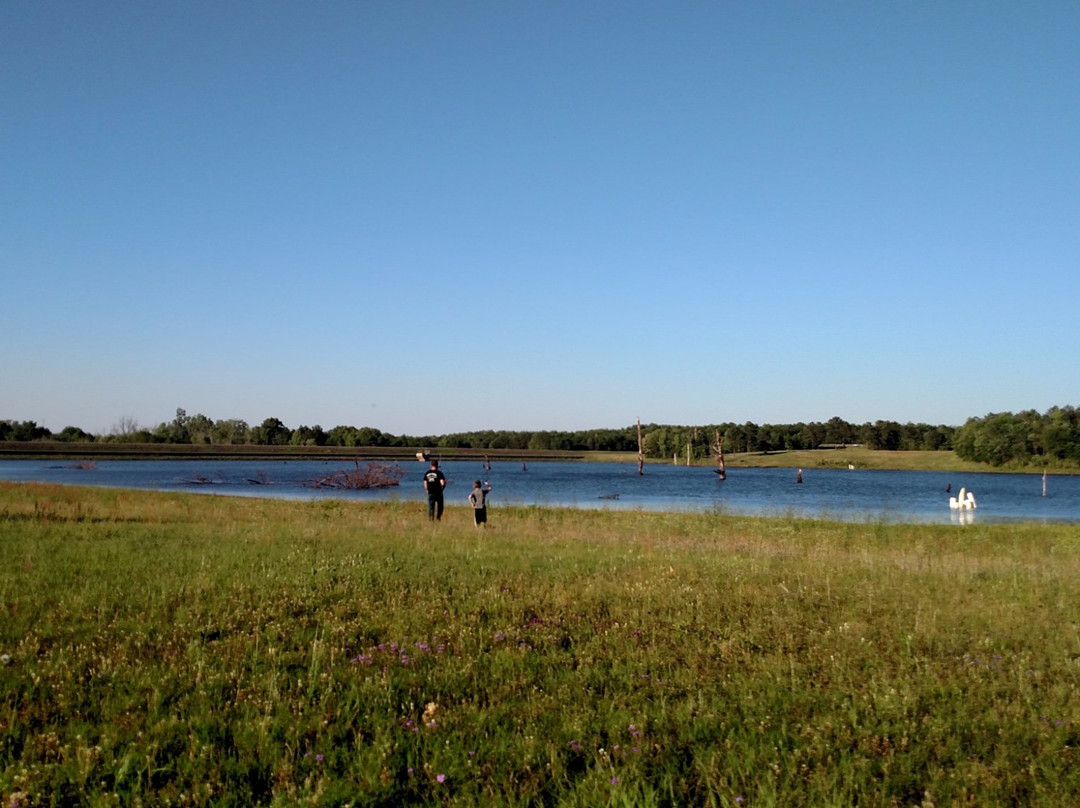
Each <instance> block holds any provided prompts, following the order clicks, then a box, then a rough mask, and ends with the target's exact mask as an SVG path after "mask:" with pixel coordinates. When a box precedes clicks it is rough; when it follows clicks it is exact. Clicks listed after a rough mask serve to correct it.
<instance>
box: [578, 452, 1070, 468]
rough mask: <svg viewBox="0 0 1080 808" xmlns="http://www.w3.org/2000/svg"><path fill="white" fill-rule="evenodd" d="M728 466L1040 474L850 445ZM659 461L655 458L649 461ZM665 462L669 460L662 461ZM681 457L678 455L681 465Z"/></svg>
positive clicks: (742, 455) (761, 456)
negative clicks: (844, 447) (849, 467)
mask: <svg viewBox="0 0 1080 808" xmlns="http://www.w3.org/2000/svg"><path fill="white" fill-rule="evenodd" d="M636 458H637V455H636V454H633V453H631V452H622V453H616V452H589V453H587V454H586V459H588V460H610V459H618V460H619V461H621V462H630V461H631V460H634V459H636ZM724 461H725V463H726V464H727V465H728V466H729V467H731V468H740V467H741V468H804V469H813V468H847V467H848V465H849V464H850V465H853V466H855V468H861V469H894V470H898V471H987V472H993V471H1002V472H1006V471H1007V472H1014V473H1015V472H1028V473H1036V472H1037V473H1041V472H1042V467H1041V466H1038V467H1036V466H1008V467H1003V468H994V467H992V466H988V465H986V464H985V463H969V462H967V461H964V460H960V459H958V458H957V457H956V452H952V451H941V452H930V451H925V452H923V451H906V452H889V451H884V450H877V449H864V448H862V447H851V448H846V449H807V450H804V451H779V452H735V453H730V454H725V455H724ZM650 462H659V461H655V460H653V461H650ZM666 462H668V463H670V462H672V461H671V460H668V461H666ZM684 462H685V459H683V458H680V459H679V463H680V464H682V463H684ZM696 464H697V465H707V466H711V465H715V461H714V460H712V459H711V458H710V459H708V460H700V459H699V460H697V461H696ZM1055 471H1056V473H1059V474H1061V473H1070V471H1071V472H1072V473H1080V470H1078V469H1071V470H1070V469H1056V470H1055Z"/></svg>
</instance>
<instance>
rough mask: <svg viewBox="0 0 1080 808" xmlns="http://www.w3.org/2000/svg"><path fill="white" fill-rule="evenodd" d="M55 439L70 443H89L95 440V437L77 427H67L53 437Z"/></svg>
mask: <svg viewBox="0 0 1080 808" xmlns="http://www.w3.org/2000/svg"><path fill="white" fill-rule="evenodd" d="M53 439H54V440H58V441H65V442H69V443H88V442H92V441H93V440H94V436H93V435H91V434H90V433H89V432H84V431H83V430H81V429H79V427H77V426H65V427H64V428H63V429H61V430H60V431H59V432H58V433H56V434H55V435H53Z"/></svg>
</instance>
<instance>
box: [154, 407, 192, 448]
mask: <svg viewBox="0 0 1080 808" xmlns="http://www.w3.org/2000/svg"><path fill="white" fill-rule="evenodd" d="M190 420H191V419H189V418H188V414H187V412H185V411H184V408H183V407H177V408H176V417H175V418H173V419H172V421H170V422H168V423H162V424H159V425H158V427H157V429H155V430H154V440H155V441H157V442H158V443H191V433H190V431H189V430H188V423H189V421H190Z"/></svg>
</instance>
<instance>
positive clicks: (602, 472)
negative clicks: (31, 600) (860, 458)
mask: <svg viewBox="0 0 1080 808" xmlns="http://www.w3.org/2000/svg"><path fill="white" fill-rule="evenodd" d="M361 465H363V464H361ZM353 468H354V466H353V464H352V463H349V462H343V461H341V460H228V459H218V458H207V459H197V460H100V461H98V462H97V464H96V466H95V467H93V468H78V467H77V466H76V463H75V462H74V461H67V460H56V459H53V458H50V459H44V460H0V480H9V481H39V482H52V483H61V484H65V485H94V486H106V487H113V488H136V489H148V490H157V491H190V492H199V493H211V494H224V495H233V496H252V497H273V498H287V499H321V498H335V499H343V500H362V501H368V500H396V501H416V502H417V503H420V502H421V501H423V500H424V498H425V495H424V491H423V487H422V483H421V477H422V475H423V472H424V471H426V470H427V464H426V463H420V462H406V463H402V464H400V468H401V470H402V471H403V473H404V476H403V477H402V480H401V484H400V485H399V486H393V487H390V488H382V489H376V490H367V491H350V490H340V489H327V488H316V487H313V486H312V483H313V481H315V480H319V479H322V478H325V477H327V476H329V475H330V474H332V473H333V472H335V471H350V470H353ZM442 469H443V472H444V473H445V474H446V476H447V478H448V481H449V483H448V486H447V490H446V501H447V504H448V505H454V504H462V505H464V504H466V502H465V498H466V496H467V495H468V493H469V491H470V490H471V489H472V483H473V480H476V479H485V480H488V481H490V483H491V485H492V487H493V488H494V491H493V493H492V494H491V496H490V499H489V505H490V507H491V509H492V518H496V516H495V509H497V508H498V507H499V505H506V504H512V505H547V506H565V507H573V508H599V509H602V508H609V509H631V510H633V509H638V510H648V511H700V512H717V513H731V514H740V515H751V516H785V517H786V516H805V517H810V518H824V519H836V520H842V521H858V522H867V521H872V522H916V523H941V524H949V523H953V524H970V523H992V522H997V523H1000V522H1017V521H1027V522H1064V523H1080V475H1051V476H1050V477H1049V478H1048V481H1047V495H1046V496H1045V497H1044V496H1043V495H1042V477H1041V476H1039V475H1033V474H995V473H968V472H965V473H951V472H937V471H882V470H866V469H854V470H851V469H805V470H804V471H803V475H802V478H803V482H802V483H801V484H800V483H797V482H796V474H795V470H794V469H787V468H783V469H764V468H753V469H743V468H732V469H729V470H728V474H727V479H726V480H723V481H721V480H718V479H717V475H716V474H714V473H713V471H712V470H711V469H710V468H706V467H701V466H690V467H687V466H674V465H670V466H669V465H647V466H646V467H645V474H644V475H638V473H637V464H636V463H582V462H576V463H575V462H554V461H552V462H533V463H529V464H528V466H527V467H525V466H523V464H522V463H521V462H509V461H505V462H493V463H492V467H491V470H490V471H486V470H485V469H484V467H483V464H482V463H480V462H478V461H475V460H461V461H446V462H444V463H442ZM946 486H950V487H951V494H952V495H953V496H955V495H956V494H957V493H958V492H959V490H960V488H961V487H966V488H967V490H969V491H972V492H974V494H975V497H976V500H977V503H978V508H977V509H976V510H974V511H955V510H950V508H949V496H950V494H949V493H947V492H946Z"/></svg>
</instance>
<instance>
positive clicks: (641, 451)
mask: <svg viewBox="0 0 1080 808" xmlns="http://www.w3.org/2000/svg"><path fill="white" fill-rule="evenodd" d="M637 473H638V475H642V474H644V473H645V447H644V445H643V444H642V442H641V419H640V418H638V419H637Z"/></svg>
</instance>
